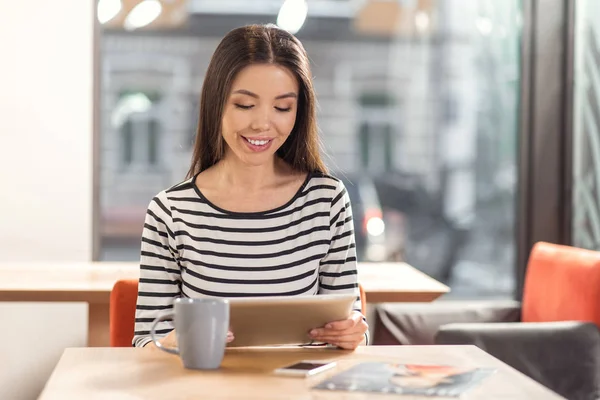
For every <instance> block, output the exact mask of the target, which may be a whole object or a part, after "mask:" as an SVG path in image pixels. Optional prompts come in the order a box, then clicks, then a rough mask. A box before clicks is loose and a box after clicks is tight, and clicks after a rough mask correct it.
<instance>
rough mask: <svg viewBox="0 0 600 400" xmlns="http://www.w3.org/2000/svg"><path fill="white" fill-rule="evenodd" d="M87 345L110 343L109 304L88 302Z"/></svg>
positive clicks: (106, 344)
mask: <svg viewBox="0 0 600 400" xmlns="http://www.w3.org/2000/svg"><path fill="white" fill-rule="evenodd" d="M88 310H89V311H88V346H89V347H108V346H109V345H110V331H109V305H108V304H89V309H88Z"/></svg>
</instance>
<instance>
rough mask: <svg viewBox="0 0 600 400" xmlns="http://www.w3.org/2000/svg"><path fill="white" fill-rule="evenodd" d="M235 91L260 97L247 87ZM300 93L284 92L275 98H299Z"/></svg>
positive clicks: (256, 97)
mask: <svg viewBox="0 0 600 400" xmlns="http://www.w3.org/2000/svg"><path fill="white" fill-rule="evenodd" d="M233 93H234V94H235V93H239V94H245V95H246V96H250V97H254V98H255V99H258V97H259V96H258V95H257V94H256V93H253V92H251V91H249V90H246V89H240V90H236V91H235V92H233ZM297 97H298V95H297V94H296V93H294V92H288V93H284V94H280V95H279V96H277V97H275V100H280V99H288V98H293V99H295V98H297Z"/></svg>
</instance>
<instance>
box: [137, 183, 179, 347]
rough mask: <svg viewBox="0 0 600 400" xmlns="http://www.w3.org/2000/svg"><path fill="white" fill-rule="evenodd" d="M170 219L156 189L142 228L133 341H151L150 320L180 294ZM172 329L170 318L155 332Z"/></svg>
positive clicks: (166, 202) (168, 308)
mask: <svg viewBox="0 0 600 400" xmlns="http://www.w3.org/2000/svg"><path fill="white" fill-rule="evenodd" d="M172 226H173V219H172V216H171V209H170V206H169V200H168V198H167V194H166V192H164V191H163V192H161V193H159V194H158V195H157V196H156V197H155V198H153V199H152V201H151V202H150V204H149V206H148V211H147V213H146V219H145V222H144V229H143V232H142V244H141V257H140V281H139V288H138V299H137V306H136V312H135V333H134V337H133V345H134V346H136V347H142V346H145V345H147V344H148V343H149V342H150V341H151V338H150V327H151V325H152V321H153V320H154V319H155V318H156V317H158V316H159V315H162V314H164V313H166V312H169V311H171V310H172V308H173V301H174V300H175V298H177V297H180V296H181V270H180V267H179V263H178V262H177V258H178V253H177V246H176V244H175V238H174V235H173V231H172V229H171V227H172ZM172 330H173V324H172V322H171V321H165V322H160V323H159V324H158V325H157V327H156V333H157V334H158V335H160V336H165V335H167V334H168V333H169V332H171V331H172ZM170 336H172V335H170Z"/></svg>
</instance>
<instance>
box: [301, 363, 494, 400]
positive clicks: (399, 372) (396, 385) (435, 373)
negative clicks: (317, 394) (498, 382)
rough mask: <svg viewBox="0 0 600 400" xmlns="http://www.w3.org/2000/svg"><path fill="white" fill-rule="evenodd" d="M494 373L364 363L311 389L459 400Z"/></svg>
mask: <svg viewBox="0 0 600 400" xmlns="http://www.w3.org/2000/svg"><path fill="white" fill-rule="evenodd" d="M494 372H495V370H494V369H491V368H460V367H454V366H449V365H418V364H395V363H384V362H364V363H360V364H358V365H355V366H353V367H351V368H350V369H348V370H346V371H343V372H340V373H339V374H336V375H334V376H332V377H331V378H329V379H326V380H324V381H322V382H321V383H319V384H318V385H316V386H314V387H313V389H320V390H336V391H337V390H344V391H357V392H373V393H389V394H406V395H421V396H441V397H458V396H460V395H461V394H463V393H464V392H465V391H467V390H468V389H469V388H471V387H472V386H474V385H476V384H477V383H479V382H480V381H482V380H483V379H484V378H486V377H487V376H489V375H491V374H492V373H494Z"/></svg>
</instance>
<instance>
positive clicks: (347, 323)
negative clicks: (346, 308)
mask: <svg viewBox="0 0 600 400" xmlns="http://www.w3.org/2000/svg"><path fill="white" fill-rule="evenodd" d="M363 318H364V317H363V315H362V314H361V313H360V312H358V311H353V312H352V314H351V315H350V318H348V319H343V320H339V321H333V322H330V323H328V324H327V325H325V328H326V329H336V330H343V329H349V328H352V327H353V326H355V325H356V324H358V323H359V322H360V321H362V320H363Z"/></svg>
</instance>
